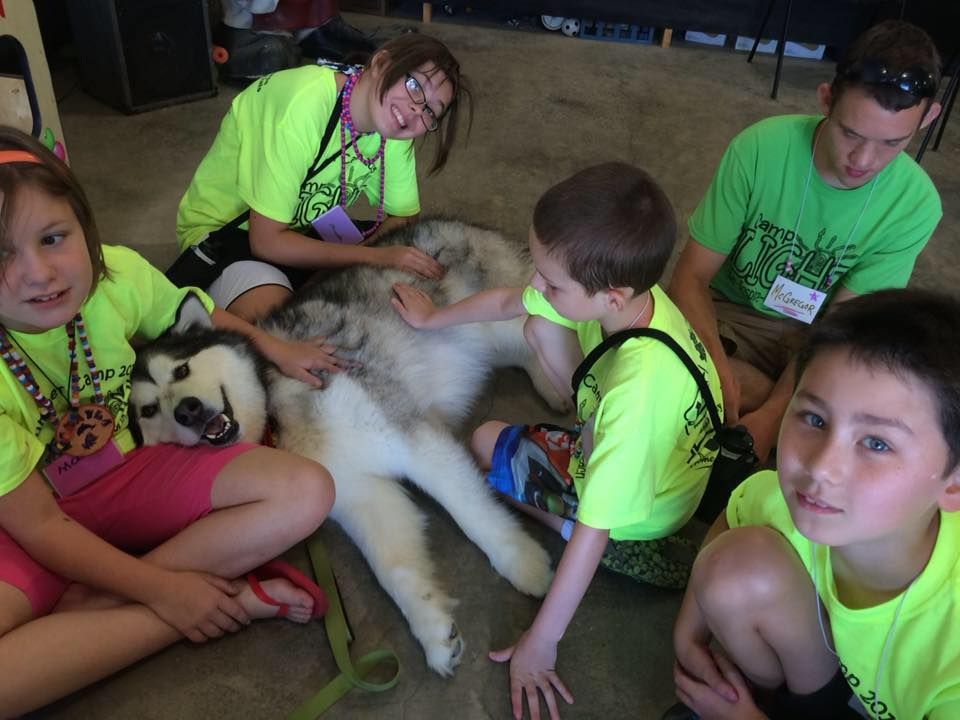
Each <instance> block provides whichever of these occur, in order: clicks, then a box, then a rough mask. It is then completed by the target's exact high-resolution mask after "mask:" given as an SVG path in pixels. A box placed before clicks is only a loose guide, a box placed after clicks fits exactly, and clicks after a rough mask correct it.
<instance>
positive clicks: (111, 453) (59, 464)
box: [43, 439, 123, 497]
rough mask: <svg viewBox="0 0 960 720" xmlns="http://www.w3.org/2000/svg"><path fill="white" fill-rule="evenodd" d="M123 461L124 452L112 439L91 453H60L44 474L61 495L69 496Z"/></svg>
mask: <svg viewBox="0 0 960 720" xmlns="http://www.w3.org/2000/svg"><path fill="white" fill-rule="evenodd" d="M121 463H123V453H121V452H120V448H118V447H117V445H116V443H115V442H114V441H113V440H112V439H111V440H109V441H108V442H107V444H106V445H104V446H103V447H102V448H100V449H99V450H97V451H96V452H95V453H93V454H91V455H84V456H76V455H60V456H59V457H57V458H54V460H53V461H51V462H50V463H49V464H47V466H46V467H44V468H43V475H44V477H46V478H47V482H48V483H50V485H52V486H53V489H54V490H56V491H57V495H59V496H60V497H69V496H70V495H73V494H74V493H76V492H79V491H80V490H83V488H85V487H86V486H87V485H89V484H90V483H92V482H93V481H94V480H97V479H99V478H100V476H101V475H104V474H105V473H107V472H108V471H109V470H112V469H113V468H115V467H117V466H118V465H120V464H121Z"/></svg>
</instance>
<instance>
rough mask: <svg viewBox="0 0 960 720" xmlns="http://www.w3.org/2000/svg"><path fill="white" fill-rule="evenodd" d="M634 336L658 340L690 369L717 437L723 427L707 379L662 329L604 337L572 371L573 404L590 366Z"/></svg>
mask: <svg viewBox="0 0 960 720" xmlns="http://www.w3.org/2000/svg"><path fill="white" fill-rule="evenodd" d="M636 337H649V338H653V339H654V340H659V341H660V342H662V343H663V344H664V345H666V346H667V347H668V348H670V349H671V350H673V352H674V353H676V355H677V357H678V358H680V360H681V362H683V364H684V365H685V366H686V367H687V370H689V371H690V374H691V375H693V379H694V380H695V381H696V383H697V387H698V388H699V389H700V395H701V396H702V397H703V399H704V402H705V403H706V405H707V412H709V413H710V420H711V422H712V423H713V429H714V431H716V433H717V437H719V436H720V431H721V429H722V428H723V422H722V421H721V420H720V413H719V411H718V410H717V404H716V403H715V402H714V400H713V393H712V392H710V386H709V385H708V384H707V379H706V378H705V377H704V376H703V373H701V372H700V370H699V369H698V368H697V366H696V365H695V364H694V362H693V360H692V359H691V358H690V355H688V354H687V352H686V350H684V349H683V348H682V347H680V344H679V343H678V342H677V341H676V340H674V339H673V338H672V337H670V336H669V335H668V334H667V333H665V332H664V331H663V330H655V329H653V328H628V329H627V330H621V331H619V332H615V333H613V334H612V335H610V336H609V337H607V338H605V339H604V340H603V342H601V343H600V344H599V345H597V346H596V347H595V348H594V349H593V350H591V351H590V352H589V353H588V354H587V356H586V357H585V358H584V359H583V362H582V363H580V365H578V366H577V369H576V370H574V372H573V381H572V383H571V384H572V385H573V404H574V405H576V404H577V390H579V389H580V383H582V382H583V378H585V377H586V375H587V373H588V372H590V370H591V368H593V366H594V365H595V364H596V363H597V361H598V360H599V359H600V358H601V357H603V355H604V354H606V352H607V351H608V350H610V349H612V348H617V347H620V346H621V345H623V343H625V342H626V341H627V340H630V339H631V338H636Z"/></svg>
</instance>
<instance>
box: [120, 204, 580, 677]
mask: <svg viewBox="0 0 960 720" xmlns="http://www.w3.org/2000/svg"><path fill="white" fill-rule="evenodd" d="M379 244H406V245H414V246H416V247H418V248H420V249H421V250H423V251H424V252H426V253H427V254H429V255H431V256H433V257H435V258H436V259H437V260H438V261H439V262H440V263H441V264H442V265H443V266H444V267H446V268H447V272H446V275H445V276H444V278H443V279H442V280H440V281H426V280H419V281H415V283H414V284H416V285H419V286H420V287H422V288H423V289H424V290H425V291H427V292H428V293H430V295H431V296H432V297H433V298H434V299H435V300H436V301H437V302H438V304H442V305H446V304H449V303H452V302H456V301H457V300H460V299H461V298H463V297H466V296H467V295H470V294H472V293H475V292H477V291H479V290H483V289H485V288H488V287H492V286H494V285H498V286H501V285H513V286H522V285H523V284H524V283H526V282H527V280H528V279H529V272H530V270H529V267H530V265H529V262H527V261H525V260H524V259H522V258H521V256H520V255H519V254H518V252H517V251H516V250H514V249H513V248H511V247H510V246H509V245H508V244H507V242H506V241H505V240H504V239H503V238H502V237H501V236H500V235H498V234H497V233H494V232H491V231H488V230H483V229H480V228H478V227H474V226H469V225H465V224H463V223H460V222H454V221H447V220H428V221H423V222H421V223H419V224H417V225H415V226H413V227H409V228H401V229H399V230H397V231H396V232H394V233H391V234H390V235H389V236H387V237H385V238H384V239H382V240H381V241H380V243H379ZM398 280H403V281H409V280H410V278H409V276H407V275H405V274H403V273H400V272H398V271H384V270H382V269H372V268H367V267H353V268H349V269H347V270H344V271H342V272H338V273H334V274H332V275H330V276H329V277H327V278H325V279H324V280H322V281H321V282H317V283H314V284H311V285H308V286H307V287H305V288H304V289H302V290H301V291H300V292H298V293H297V294H296V295H295V296H294V297H293V298H292V299H291V301H290V302H289V303H287V304H286V305H284V306H283V307H282V308H280V309H279V310H277V311H275V312H274V313H273V314H272V315H271V316H270V317H269V318H267V320H266V321H265V322H263V323H262V326H263V328H264V329H265V330H267V331H268V332H270V333H272V334H274V335H276V336H279V337H283V338H286V339H298V340H306V339H311V338H316V337H321V336H322V337H325V338H326V342H329V343H331V344H333V345H336V346H338V347H339V348H341V349H342V350H343V351H344V353H346V354H348V355H349V356H350V357H351V358H353V359H355V360H357V361H358V362H359V363H361V365H360V367H359V369H356V370H351V371H349V372H341V373H335V374H331V375H329V376H328V377H327V378H326V381H327V382H326V387H325V388H324V389H323V390H313V389H311V388H308V386H306V385H304V384H303V383H301V382H298V381H296V380H291V379H289V378H286V377H284V376H283V375H281V374H280V373H279V372H277V371H276V370H275V369H273V368H270V367H267V366H266V364H265V363H264V361H263V360H262V359H260V358H259V357H258V356H257V355H256V353H255V352H254V351H253V350H252V349H251V347H250V346H249V344H248V343H247V342H246V340H245V339H243V338H242V337H239V336H237V335H233V334H231V333H228V332H224V331H218V330H214V329H212V328H211V327H210V320H209V316H208V315H207V313H206V311H205V310H204V309H203V308H202V306H201V305H200V303H199V301H198V300H196V299H192V300H188V301H187V302H186V303H185V304H184V307H182V308H181V311H180V316H179V319H178V322H177V324H176V326H175V327H174V328H173V330H172V331H171V333H168V334H167V335H166V336H164V337H162V338H160V339H159V340H157V341H156V342H155V343H153V344H152V345H150V346H148V347H146V348H144V349H143V350H142V351H141V352H140V353H139V354H138V357H137V363H136V366H135V368H134V371H133V377H132V383H133V389H132V391H131V395H130V399H131V407H132V408H133V409H132V412H131V415H132V417H133V418H134V422H135V425H136V426H137V427H138V431H139V433H140V434H141V436H142V441H143V442H144V443H145V444H148V445H149V444H155V443H161V442H175V443H179V444H181V445H196V444H201V443H206V444H209V445H226V444H229V443H232V442H235V441H237V440H247V441H253V442H256V441H259V440H260V439H261V437H262V434H263V430H264V425H265V422H266V419H267V416H268V415H269V416H270V417H271V418H272V419H273V421H274V423H275V425H276V430H277V438H278V442H277V444H278V446H279V447H281V448H283V449H285V450H289V451H291V452H294V453H299V454H301V455H304V456H306V457H309V458H312V459H314V460H316V461H318V462H320V463H322V464H323V465H324V466H326V467H327V468H328V469H329V470H330V472H331V474H332V475H333V477H334V482H335V483H336V491H337V499H336V503H335V505H334V508H333V512H332V515H331V516H332V517H333V518H334V519H335V520H336V521H337V522H339V523H340V525H342V526H343V528H344V529H345V530H346V532H347V533H348V534H349V535H350V537H351V538H352V539H353V541H354V542H355V543H356V544H357V545H358V546H359V548H360V550H361V551H362V553H363V555H364V556H365V557H366V559H367V560H368V562H369V563H370V565H371V567H372V569H373V572H374V573H375V575H376V576H377V579H378V580H379V582H380V584H381V585H382V586H383V587H384V588H385V589H386V590H387V592H388V593H390V595H391V597H392V598H393V599H394V601H395V602H396V603H397V605H398V606H399V607H400V609H401V611H402V612H403V614H404V616H405V617H406V618H407V621H408V622H409V624H410V627H411V629H412V630H413V634H414V635H415V636H416V638H417V639H418V640H419V641H420V643H421V645H422V646H423V648H424V651H425V653H426V657H427V663H428V664H429V666H430V667H431V668H433V669H434V670H435V671H436V672H438V673H440V674H441V675H449V674H450V673H451V672H452V671H453V669H454V667H456V665H457V664H458V663H459V661H460V658H461V654H462V652H463V647H464V643H463V639H462V638H461V636H460V633H459V630H458V629H457V625H456V623H455V622H454V619H453V616H452V614H451V610H452V608H453V605H454V601H453V600H452V599H451V598H450V597H449V596H448V595H447V594H446V592H444V591H443V590H442V589H441V588H440V587H438V585H437V583H436V581H435V580H434V577H433V565H432V562H431V560H430V557H429V555H428V553H427V544H426V539H425V537H424V524H425V523H424V517H423V515H422V514H421V512H420V511H419V510H418V508H417V507H416V505H415V504H414V503H413V501H412V500H411V499H410V497H409V496H408V494H407V493H406V491H405V490H404V488H403V486H402V485H401V484H400V483H399V482H398V481H399V480H401V479H406V480H408V481H410V482H411V483H413V484H415V485H417V486H419V487H420V488H421V489H423V490H424V491H425V492H427V493H429V494H430V495H432V496H433V497H434V498H435V499H436V500H437V501H438V502H439V503H440V504H441V505H443V506H444V508H445V509H446V510H447V512H448V513H450V515H451V516H452V517H453V519H454V520H455V521H456V522H457V523H458V524H459V525H460V527H461V528H462V529H463V531H464V533H466V535H467V537H469V538H470V539H471V540H472V541H473V542H475V543H476V544H477V545H478V546H479V547H480V548H481V550H483V552H484V553H485V554H486V555H487V557H488V558H489V559H490V563H491V564H492V565H493V567H494V568H495V569H496V570H497V572H499V573H500V574H501V575H503V576H504V577H505V578H507V579H508V580H509V581H510V582H511V583H512V584H513V585H514V586H515V587H516V588H517V589H518V590H520V591H521V592H524V593H527V594H530V595H535V596H540V595H543V594H544V593H545V592H546V590H547V587H548V585H549V583H550V579H551V570H550V560H549V557H548V555H547V553H546V552H545V551H544V549H543V548H542V547H540V545H539V544H537V543H536V542H535V541H534V540H533V539H531V538H530V537H529V536H528V535H527V534H526V533H525V532H524V531H523V530H521V528H520V526H519V525H518V523H517V521H516V520H515V519H514V517H513V516H512V515H511V514H510V512H509V511H508V510H507V509H506V508H505V507H504V506H503V505H501V504H500V503H499V502H498V501H497V500H496V499H495V498H494V496H493V493H492V491H490V490H489V489H488V487H487V485H486V483H485V482H484V479H483V477H482V476H481V474H480V472H479V471H478V469H477V467H476V465H475V464H474V462H473V460H472V459H471V457H470V455H469V453H468V452H467V451H466V449H465V448H464V447H463V446H462V445H461V443H459V442H458V441H457V440H456V439H455V438H454V436H453V435H452V434H451V431H450V429H449V428H450V426H451V424H454V423H457V422H458V421H461V420H463V419H464V418H465V416H466V414H467V412H468V411H469V409H470V406H471V404H472V403H473V401H474V400H475V399H476V398H477V396H478V395H479V393H480V392H481V390H482V389H483V385H484V382H485V380H486V379H487V377H488V375H489V374H490V371H491V370H492V369H493V368H495V367H501V366H520V367H523V368H525V369H526V370H527V372H528V373H529V374H530V376H531V379H532V380H533V382H534V385H535V387H536V388H537V389H538V391H539V392H540V394H541V395H542V396H543V397H544V399H545V400H547V402H548V403H550V404H551V405H552V406H553V407H555V408H562V407H564V402H565V400H564V399H563V398H559V397H558V396H557V395H556V393H555V392H554V391H553V389H552V388H551V386H550V384H549V382H548V381H547V379H546V377H545V375H544V374H543V372H542V370H541V368H540V366H539V363H538V362H537V361H536V358H535V356H534V354H533V353H532V352H531V351H530V350H529V348H528V346H527V344H526V342H525V341H524V338H523V320H522V319H517V320H514V321H511V322H503V323H475V324H469V325H461V326H458V327H451V328H447V329H444V330H437V331H418V330H414V329H413V328H411V327H409V326H408V325H407V324H406V323H405V322H404V321H403V320H402V319H401V318H400V317H399V316H397V314H396V313H395V312H394V310H393V308H392V307H391V305H390V298H391V296H392V289H391V286H392V284H393V283H394V282H395V281H398Z"/></svg>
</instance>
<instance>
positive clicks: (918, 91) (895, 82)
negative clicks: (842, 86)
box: [837, 60, 937, 98]
mask: <svg viewBox="0 0 960 720" xmlns="http://www.w3.org/2000/svg"><path fill="white" fill-rule="evenodd" d="M837 74H838V75H840V77H842V78H843V79H844V80H849V81H851V82H859V83H863V84H865V85H884V86H887V87H895V88H897V89H898V90H901V91H903V92H905V93H907V94H909V95H913V96H914V97H917V98H931V97H933V96H934V95H936V94H937V83H936V79H935V78H934V77H933V73H932V72H930V71H928V70H925V69H923V68H922V67H917V66H914V67H908V68H907V69H906V70H901V71H900V72H893V71H891V70H889V69H887V66H886V65H884V64H883V63H882V62H881V61H879V60H863V61H862V62H856V63H853V64H851V65H849V66H841V67H839V68H837Z"/></svg>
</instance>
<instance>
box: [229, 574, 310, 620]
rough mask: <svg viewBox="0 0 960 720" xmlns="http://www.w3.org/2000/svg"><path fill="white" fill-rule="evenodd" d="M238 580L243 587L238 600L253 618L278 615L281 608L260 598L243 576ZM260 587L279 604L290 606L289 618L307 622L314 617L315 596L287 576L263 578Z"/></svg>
mask: <svg viewBox="0 0 960 720" xmlns="http://www.w3.org/2000/svg"><path fill="white" fill-rule="evenodd" d="M237 582H238V583H242V585H243V589H242V590H241V591H240V592H239V593H237V595H236V600H237V602H239V603H240V604H241V605H243V608H244V609H245V610H246V611H247V613H248V614H249V615H250V617H251V618H252V619H254V620H257V619H260V618H272V617H276V616H277V614H278V613H279V611H280V608H278V607H277V605H276V604H275V605H270V604H268V603H266V602H264V601H263V600H261V599H260V598H258V597H257V596H256V594H255V593H254V592H253V588H251V587H250V585H249V583H247V582H246V581H245V580H244V579H243V578H240V579H238V580H237ZM260 587H261V589H262V590H263V592H264V593H265V594H266V595H267V597H269V598H271V599H273V600H274V601H275V602H276V603H277V604H279V603H283V604H285V605H287V606H288V610H287V614H286V615H285V617H286V619H287V620H291V621H293V622H295V623H305V622H309V621H310V618H312V617H313V597H311V595H310V593H308V592H306V591H305V590H301V589H300V588H298V587H297V586H296V585H294V584H293V583H292V582H290V581H289V580H287V579H285V578H273V579H271V580H261V581H260Z"/></svg>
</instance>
